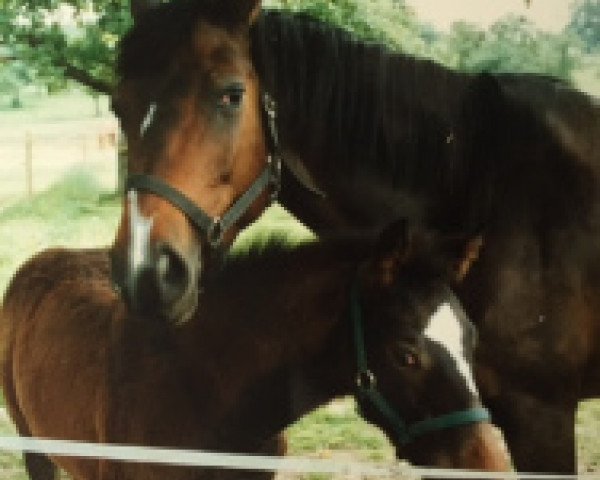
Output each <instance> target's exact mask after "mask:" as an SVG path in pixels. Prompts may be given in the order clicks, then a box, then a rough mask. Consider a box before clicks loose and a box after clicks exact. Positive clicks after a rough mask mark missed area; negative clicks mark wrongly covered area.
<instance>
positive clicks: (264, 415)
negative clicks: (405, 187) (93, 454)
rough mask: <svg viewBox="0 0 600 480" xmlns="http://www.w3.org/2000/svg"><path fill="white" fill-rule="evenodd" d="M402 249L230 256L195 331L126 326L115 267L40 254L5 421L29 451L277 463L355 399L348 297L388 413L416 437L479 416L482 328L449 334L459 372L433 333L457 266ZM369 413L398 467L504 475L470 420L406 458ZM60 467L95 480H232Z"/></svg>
mask: <svg viewBox="0 0 600 480" xmlns="http://www.w3.org/2000/svg"><path fill="white" fill-rule="evenodd" d="M399 231H401V232H405V229H404V228H403V227H402V228H400V230H399ZM392 232H395V230H392ZM384 238H386V237H385V236H384ZM398 238H400V240H398ZM408 238H409V237H408V234H407V233H402V234H401V237H398V236H397V235H396V234H395V233H394V235H392V236H391V237H390V235H388V236H387V240H385V241H382V242H380V243H379V246H376V248H375V247H374V246H373V244H372V242H365V241H358V240H345V241H340V242H333V243H328V244H315V245H312V246H305V247H301V248H299V249H296V250H294V251H285V249H283V250H282V248H276V247H270V248H267V249H266V251H265V253H263V254H259V253H254V252H251V253H250V254H249V255H248V256H247V257H242V258H232V259H231V260H229V261H228V262H227V263H226V265H225V267H224V268H223V270H222V271H219V272H215V273H213V274H212V275H211V276H210V278H208V279H207V281H206V287H205V288H206V290H205V291H204V293H203V302H202V306H201V308H200V309H198V311H197V312H196V313H195V315H194V317H193V318H192V319H191V320H189V321H188V322H185V323H183V324H181V325H179V326H177V327H175V326H174V325H172V324H170V323H169V322H165V321H164V319H160V318H148V317H138V316H136V315H131V314H129V313H128V311H127V309H126V308H125V305H124V304H123V303H122V302H121V301H120V299H119V297H118V295H117V294H116V293H115V292H114V290H113V289H112V285H111V281H110V273H109V256H108V252H107V251H105V250H82V251H69V250H49V251H46V252H43V253H42V254H40V255H38V256H36V257H33V258H32V259H31V260H30V261H29V262H28V263H27V264H25V265H24V266H23V267H22V268H21V269H20V270H19V271H18V272H17V274H16V276H15V277H14V279H13V281H12V282H11V285H10V286H9V288H8V290H7V293H6V297H5V299H4V305H3V310H2V317H1V320H2V328H3V331H4V332H5V333H6V336H5V337H4V338H5V339H6V345H5V346H4V357H3V364H2V374H3V386H4V391H5V395H6V400H7V405H8V408H9V412H10V414H11V416H12V418H13V419H14V420H15V423H16V425H17V428H18V431H19V432H20V433H21V434H22V435H26V436H39V437H51V438H64V439H71V440H83V441H93V442H107V443H118V444H141V445H151V446H170V447H181V448H203V449H209V450H225V451H238V452H259V451H261V450H263V449H264V448H267V447H268V448H270V451H272V449H273V445H272V444H269V439H271V438H275V437H274V435H275V434H276V433H277V432H279V431H280V430H281V429H282V428H284V427H285V426H286V425H288V424H289V423H291V422H292V421H294V420H296V419H297V418H299V416H300V415H303V414H304V413H306V412H307V411H309V410H311V409H313V408H315V407H316V406H318V405H320V404H322V403H323V402H325V401H327V400H329V399H331V398H333V397H335V396H338V395H342V394H348V393H353V392H355V389H356V384H355V380H356V375H357V368H358V367H357V358H356V355H357V354H356V352H355V348H354V345H353V334H352V323H351V321H350V319H349V310H350V307H349V302H350V299H351V298H356V297H352V292H353V291H354V290H353V289H354V288H359V292H360V297H359V298H358V299H357V300H356V301H357V302H359V303H357V305H358V304H359V305H360V308H361V310H362V312H363V322H364V329H365V330H364V332H365V334H364V345H365V347H364V348H365V352H366V355H367V358H368V362H369V367H370V368H371V369H372V371H373V373H374V374H375V375H376V376H377V388H378V389H379V390H380V391H381V394H382V395H383V396H384V397H387V401H388V402H389V404H390V405H391V406H392V408H393V409H394V410H396V411H398V412H399V413H400V414H401V415H402V416H404V417H405V419H406V421H407V422H408V423H411V422H415V421H418V420H421V419H423V418H426V417H429V416H434V417H435V416H436V415H443V414H445V413H449V412H452V411H455V410H463V409H465V408H471V407H473V406H477V405H479V400H478V393H477V391H476V390H474V388H475V387H474V383H473V382H472V380H471V381H470V382H469V381H468V379H467V377H465V376H464V375H467V376H468V375H471V374H469V373H468V370H469V369H470V366H468V364H467V363H465V364H464V365H465V366H466V367H465V368H467V370H460V373H459V371H458V370H457V365H458V364H460V362H469V358H470V356H469V353H470V351H471V350H472V348H473V343H472V342H473V338H472V331H471V329H472V326H470V325H469V323H468V321H467V320H466V317H465V318H462V319H461V318H460V316H458V317H454V320H452V319H451V318H446V319H445V320H444V321H450V322H451V323H450V324H452V322H456V323H455V325H456V326H457V327H459V328H460V329H459V330H458V332H457V336H456V340H457V341H458V342H459V343H458V346H459V348H458V350H462V352H463V353H460V354H459V355H464V358H463V359H462V360H461V359H460V358H459V357H457V356H456V355H457V352H458V350H457V349H456V346H455V347H454V350H452V349H449V350H446V348H447V347H446V346H445V345H444V341H445V340H440V336H439V335H437V334H435V333H429V330H431V328H429V329H428V324H430V325H432V324H433V323H432V322H433V321H434V320H433V318H435V315H434V313H435V312H436V308H438V306H439V305H440V304H441V303H443V302H448V301H450V302H453V300H452V299H451V297H449V296H448V292H449V290H448V287H447V286H446V282H450V283H452V282H453V280H452V276H453V275H454V274H453V273H452V272H453V271H454V270H453V269H454V265H455V261H456V260H457V258H454V257H453V256H450V257H449V256H448V254H447V253H444V252H445V251H446V247H443V245H444V244H443V243H442V244H441V245H442V247H439V246H436V245H437V244H435V243H434V242H433V241H430V240H428V238H429V237H427V236H423V237H421V236H413V235H412V234H411V239H410V241H409V240H404V239H408ZM390 241H391V243H390ZM390 245H391V246H390ZM430 247H431V248H430ZM458 250H459V251H462V249H458ZM449 258H450V260H449ZM353 285H357V286H358V287H353ZM450 305H453V303H450ZM453 315H455V314H453ZM440 342H441V343H440ZM452 352H454V353H452ZM453 355H454V356H453ZM457 361H458V362H459V363H458V364H457ZM469 385H470V386H469ZM442 390H444V392H443V394H442ZM424 398H425V400H423V399H424ZM359 404H360V406H361V409H362V412H363V415H364V416H365V418H366V419H368V420H369V421H372V422H374V423H376V424H377V425H379V426H380V427H382V428H383V429H384V431H385V432H386V433H387V434H388V435H389V436H390V438H391V439H392V441H393V442H394V443H395V445H396V446H397V448H398V452H399V453H400V452H402V453H403V454H406V455H408V456H409V458H412V459H413V460H414V461H416V462H418V463H429V462H433V463H436V464H439V465H445V466H452V465H454V466H462V467H470V468H490V469H495V470H496V469H497V470H504V469H506V468H508V466H509V464H508V459H507V457H506V453H505V450H504V449H503V447H502V444H500V443H499V439H498V437H497V435H496V434H495V433H494V432H493V431H492V428H491V426H490V424H489V423H485V422H484V423H476V424H473V423H470V422H472V421H473V420H468V421H467V422H466V423H468V424H467V425H463V426H459V427H456V428H447V429H444V430H440V431H434V432H431V433H429V434H427V435H424V436H423V437H419V438H417V439H416V440H415V441H414V442H413V443H412V444H410V445H408V446H405V445H404V444H403V443H402V441H401V440H400V439H399V437H397V436H396V433H397V428H396V425H394V422H393V421H391V420H390V419H389V418H387V417H386V416H385V415H383V414H382V413H381V412H379V411H378V410H377V408H375V407H374V406H373V405H371V404H370V403H369V401H368V399H366V398H361V399H359ZM265 445H267V447H265ZM51 460H52V462H54V463H55V464H56V465H58V466H60V467H62V468H64V469H65V470H67V471H68V472H69V473H71V474H72V475H73V476H74V477H75V478H81V479H84V478H85V479H88V480H91V479H95V478H98V479H106V478H120V479H137V478H140V479H141V478H143V479H153V478H156V479H158V478H177V479H188V478H190V479H192V478H193V479H197V478H212V475H214V476H217V475H219V478H222V477H221V475H225V476H227V475H229V474H230V473H231V472H229V473H228V472H219V473H216V472H214V471H212V472H211V471H209V470H198V469H191V468H181V469H180V468H175V467H166V466H156V465H142V464H135V463H111V462H108V461H96V460H89V459H77V458H70V457H53V458H52V459H51ZM26 464H27V467H28V471H29V473H30V475H31V477H32V479H33V480H41V479H47V478H52V475H53V473H52V472H53V468H54V467H53V466H52V463H50V462H49V460H48V459H46V458H45V457H43V456H40V455H36V454H26ZM231 475H232V476H235V475H236V474H235V473H231ZM238 475H239V473H238ZM243 477H244V478H248V474H246V473H244V474H243Z"/></svg>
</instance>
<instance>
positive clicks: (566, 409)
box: [487, 391, 577, 474]
mask: <svg viewBox="0 0 600 480" xmlns="http://www.w3.org/2000/svg"><path fill="white" fill-rule="evenodd" d="M487 405H488V407H489V408H490V409H491V411H492V417H493V419H494V423H495V424H496V425H497V426H498V427H500V428H501V429H502V431H503V433H504V437H505V440H506V443H507V445H508V448H509V450H510V453H511V455H512V458H513V462H514V467H515V469H516V470H517V471H520V472H548V473H568V474H573V473H575V471H576V454H575V411H576V408H577V401H576V400H569V401H565V402H562V403H549V402H547V401H544V400H541V399H539V398H537V397H533V396H531V395H530V394H528V393H525V392H517V391H511V392H506V393H504V392H503V393H502V394H501V395H500V396H499V397H496V398H494V399H493V400H490V401H488V402H487Z"/></svg>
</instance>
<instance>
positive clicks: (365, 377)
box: [356, 369, 377, 390]
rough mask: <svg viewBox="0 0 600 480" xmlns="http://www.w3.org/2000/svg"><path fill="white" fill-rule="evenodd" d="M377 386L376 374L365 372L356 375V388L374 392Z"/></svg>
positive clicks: (367, 370) (369, 371)
mask: <svg viewBox="0 0 600 480" xmlns="http://www.w3.org/2000/svg"><path fill="white" fill-rule="evenodd" d="M376 385H377V378H375V374H374V373H373V372H372V371H371V370H369V369H366V370H363V371H361V372H358V373H357V374H356V386H357V387H358V388H359V389H361V390H373V389H374V388H375V386H376Z"/></svg>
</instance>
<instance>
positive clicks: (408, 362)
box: [402, 352, 419, 367]
mask: <svg viewBox="0 0 600 480" xmlns="http://www.w3.org/2000/svg"><path fill="white" fill-rule="evenodd" d="M402 363H403V364H404V366H405V367H416V366H417V365H418V364H419V359H418V358H417V356H416V355H415V354H414V353H408V352H404V353H403V354H402Z"/></svg>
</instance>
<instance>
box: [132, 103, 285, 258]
mask: <svg viewBox="0 0 600 480" xmlns="http://www.w3.org/2000/svg"><path fill="white" fill-rule="evenodd" d="M262 103H263V109H262V113H261V116H262V121H263V128H264V129H265V130H266V132H268V134H267V148H268V151H269V154H268V157H267V165H266V166H265V168H264V170H263V171H262V173H261V174H260V175H259V176H258V177H257V178H256V180H254V182H253V183H252V185H250V187H249V188H248V190H246V192H245V193H244V194H243V195H242V196H240V197H239V198H238V199H237V200H236V201H235V202H234V203H233V204H232V205H231V206H230V207H229V209H227V211H226V212H225V213H224V214H223V215H221V216H220V217H211V216H209V215H207V214H206V213H205V212H204V211H203V210H202V209H201V208H200V207H198V206H197V205H196V204H195V203H194V202H192V201H191V200H190V199H189V198H188V197H187V196H185V195H184V194H183V193H181V192H180V191H178V190H176V189H175V188H173V187H171V186H170V185H169V184H168V183H166V182H164V181H163V180H161V179H159V178H157V177H155V176H153V175H147V174H133V175H130V176H129V177H128V178H127V183H126V185H125V191H129V190H132V189H135V190H141V191H144V192H150V193H153V194H155V195H158V196H159V197H162V198H164V199H165V200H167V201H168V202H169V203H171V204H172V205H174V206H175V207H177V208H178V209H179V210H181V211H182V212H183V213H185V215H186V216H187V217H188V218H189V220H190V221H191V222H192V223H193V224H194V225H195V227H196V228H197V229H198V230H200V231H201V232H203V233H205V234H206V237H207V240H208V243H209V244H210V245H211V246H212V247H214V248H216V247H219V246H220V245H221V242H222V241H223V235H224V234H225V232H226V231H227V230H229V228H230V227H232V226H233V225H234V224H235V223H236V222H237V221H238V220H239V219H240V218H241V217H242V216H243V215H244V213H246V212H247V211H248V209H249V208H250V206H251V205H252V204H253V203H254V201H255V200H256V199H257V198H258V197H259V196H260V195H261V194H262V193H263V192H264V191H265V189H266V188H267V187H271V201H274V200H275V199H276V198H277V196H278V194H279V190H280V188H281V163H282V156H281V152H280V148H279V136H278V134H277V123H276V121H277V110H276V104H275V101H274V100H273V99H272V98H271V96H270V95H269V94H268V93H266V92H264V93H263V95H262Z"/></svg>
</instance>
